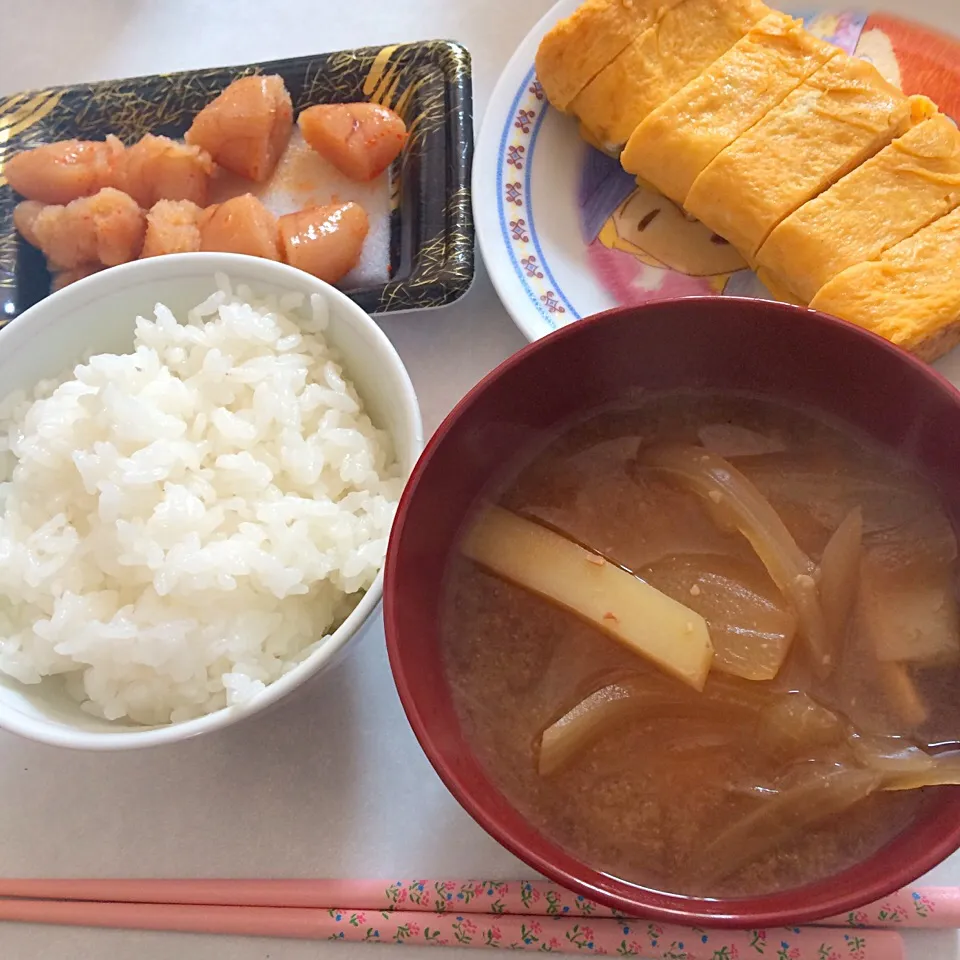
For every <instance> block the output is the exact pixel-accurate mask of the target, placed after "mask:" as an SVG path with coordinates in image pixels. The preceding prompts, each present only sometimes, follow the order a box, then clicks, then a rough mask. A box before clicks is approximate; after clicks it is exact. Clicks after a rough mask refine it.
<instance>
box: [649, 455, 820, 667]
mask: <svg viewBox="0 0 960 960" xmlns="http://www.w3.org/2000/svg"><path fill="white" fill-rule="evenodd" d="M642 462H643V463H645V464H646V465H648V466H650V467H653V468H654V469H656V470H660V471H662V472H663V473H665V474H667V475H668V476H670V477H672V478H673V479H674V480H675V481H676V482H678V483H680V484H681V485H683V486H684V487H686V488H688V489H690V490H692V491H693V492H695V493H697V494H698V495H699V496H701V497H703V498H704V499H705V500H706V501H707V502H708V503H709V505H710V511H711V513H712V515H713V516H714V518H715V520H716V521H717V522H718V523H720V524H723V525H728V526H730V527H733V528H735V529H737V530H739V531H740V533H742V534H743V536H745V537H746V538H747V540H749V541H750V545H751V546H752V547H753V549H754V550H755V551H756V553H757V556H758V557H760V559H761V561H763V565H764V566H765V567H766V568H767V571H768V572H769V574H770V576H771V578H772V579H773V582H774V583H775V584H776V585H777V587H778V588H779V589H780V590H781V592H782V593H783V595H784V596H785V597H786V598H787V599H788V600H789V601H790V602H791V603H792V604H793V606H794V608H795V609H796V611H797V615H798V617H799V620H800V628H801V632H802V634H803V637H804V639H805V640H806V642H807V646H808V647H809V650H810V654H811V659H812V662H813V666H814V669H815V670H816V672H817V673H818V674H820V675H822V676H825V675H827V674H829V673H830V670H831V668H832V666H833V660H834V655H833V650H832V648H831V643H830V638H829V636H828V634H827V628H826V624H825V622H824V618H823V611H822V609H821V607H820V597H819V594H818V591H817V583H816V580H815V574H816V567H815V566H814V564H813V561H811V559H810V558H809V557H808V556H807V555H806V554H805V553H804V552H803V551H802V550H801V549H800V548H799V547H798V546H797V543H796V541H795V540H794V539H793V537H792V536H791V535H790V531H789V530H787V528H786V526H784V523H783V521H782V520H781V519H780V517H779V516H777V513H776V511H775V510H774V509H773V507H772V506H771V505H770V503H769V502H768V501H767V500H766V499H764V497H763V496H762V494H761V493H760V491H759V490H757V488H756V487H755V486H754V485H753V484H752V483H751V482H750V481H749V480H748V479H747V478H746V477H745V476H744V475H743V474H742V473H740V471H739V470H737V469H736V468H735V467H734V466H733V465H732V464H730V463H728V462H727V461H726V460H724V459H723V458H722V457H718V456H717V455H716V454H712V453H710V452H709V451H707V450H705V449H703V448H702V447H690V446H682V445H675V446H659V447H652V448H650V449H649V450H646V451H644V452H643V453H642Z"/></svg>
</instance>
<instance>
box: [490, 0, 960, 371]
mask: <svg viewBox="0 0 960 960" xmlns="http://www.w3.org/2000/svg"><path fill="white" fill-rule="evenodd" d="M579 2H580V0H560V2H559V3H558V4H557V5H556V6H555V7H553V9H552V10H550V12H549V13H548V14H547V15H546V16H545V17H544V18H543V19H542V20H541V21H540V22H539V23H538V24H537V25H536V26H535V27H534V28H533V30H532V31H531V32H530V34H529V35H528V36H527V38H526V39H525V40H524V41H523V43H522V44H521V45H520V48H519V49H518V50H517V52H516V53H515V54H514V56H513V58H512V59H511V60H510V63H509V64H508V65H507V68H506V70H504V72H503V75H502V76H501V77H500V81H499V82H498V84H497V86H496V89H495V90H494V93H493V97H492V98H491V101H490V106H489V108H488V110H487V114H486V117H485V118H484V122H483V127H482V129H481V132H480V138H479V141H478V145H477V153H476V159H475V164H474V174H473V193H474V210H475V212H476V224H477V236H478V239H479V242H480V247H481V250H482V252H483V257H484V260H485V262H486V264H487V268H488V270H489V271H490V275H491V277H492V278H493V282H494V284H495V286H496V288H497V292H498V293H499V295H500V298H501V300H502V301H503V303H504V306H505V307H506V309H507V310H508V311H509V313H510V315H511V316H512V317H513V319H514V321H515V322H516V324H517V326H518V327H519V328H520V329H521V330H522V331H523V333H524V334H525V335H526V336H527V337H528V338H529V339H531V340H535V339H537V338H538V337H541V336H544V335H545V334H547V333H549V332H550V331H551V330H554V329H556V328H557V327H559V326H563V325H564V324H567V323H570V322H572V321H574V320H578V319H579V318H580V317H584V316H588V315H590V314H592V313H597V312H598V311H601V310H606V309H609V308H611V307H615V306H620V305H633V304H638V303H643V302H645V301H647V300H653V299H663V298H667V297H678V296H691V295H698V294H709V293H722V294H726V295H737V296H759V297H762V296H770V295H769V294H768V293H767V291H766V289H765V288H764V287H763V286H762V284H760V282H759V281H758V280H757V278H756V277H755V276H754V274H753V273H751V272H750V271H748V270H745V269H737V267H736V264H735V263H734V262H733V261H734V259H735V255H733V256H731V248H730V247H729V246H725V245H723V244H722V243H718V242H717V241H716V240H715V239H713V238H712V235H711V234H710V232H709V231H708V230H707V229H706V228H705V227H703V226H702V225H701V224H699V223H691V222H690V221H688V220H686V219H685V218H684V217H683V216H682V214H681V213H680V211H679V209H678V208H677V207H676V206H674V205H673V204H672V203H671V202H670V201H668V200H666V199H665V198H663V197H661V196H660V195H659V194H656V193H654V192H653V191H649V190H642V189H640V188H638V187H637V184H636V183H635V182H634V181H633V178H632V177H630V176H629V175H628V174H626V173H624V172H623V171H622V170H621V169H620V166H619V164H618V163H617V161H616V160H613V159H611V158H609V157H606V156H604V155H603V154H601V153H599V152H598V151H596V150H594V149H593V148H591V147H589V146H587V144H586V143H584V142H583V141H582V140H581V139H580V137H579V136H578V134H577V127H576V121H575V120H574V119H573V118H572V117H569V116H563V115H562V114H560V113H559V112H558V111H556V110H554V109H552V108H550V107H549V106H548V104H547V103H546V100H545V98H544V95H543V91H542V90H541V88H540V85H539V83H537V80H536V76H535V74H534V67H533V62H534V56H535V54H536V50H537V46H538V45H539V43H540V39H541V38H542V37H543V35H544V34H545V33H546V32H547V31H548V30H549V29H550V28H551V27H552V26H553V25H554V24H555V23H556V22H557V21H558V20H560V19H562V18H563V17H566V16H568V15H569V14H570V13H571V12H572V11H573V10H574V9H575V8H576V7H577V6H578V4H579ZM842 2H843V0H840V3H842ZM798 3H800V4H802V0H798ZM812 6H815V5H813V4H802V6H797V7H793V6H791V8H790V10H789V12H791V13H793V14H795V15H796V16H803V17H804V19H805V20H806V23H807V27H808V29H810V30H812V31H813V32H814V33H816V34H817V35H818V36H821V37H823V38H825V39H828V40H830V41H832V42H833V43H836V44H838V45H839V46H841V47H843V48H844V49H846V50H847V51H848V52H851V53H856V54H857V55H858V56H862V57H864V58H867V59H870V60H872V61H873V62H874V63H875V64H876V65H877V67H878V68H879V69H880V71H881V72H882V73H883V74H884V75H886V76H887V78H888V79H890V80H892V81H894V82H895V83H897V84H898V85H900V86H901V87H903V89H904V90H905V91H906V92H907V93H921V92H922V93H926V94H927V95H928V96H930V97H932V98H933V99H934V100H935V101H937V102H938V103H939V104H940V106H941V109H942V110H943V111H944V112H946V113H948V114H950V115H952V116H953V118H954V119H955V120H960V3H958V0H900V2H899V3H898V2H896V0H894V2H891V0H886V2H884V3H883V7H884V9H885V10H892V11H896V13H895V14H893V15H891V14H887V13H883V14H880V13H866V12H863V11H862V10H861V11H859V12H852V11H847V12H837V11H838V10H840V7H833V11H832V12H831V10H830V8H829V7H827V6H826V5H823V6H821V7H820V9H819V10H811V9H808V7H812ZM875 6H878V5H876V4H872V3H868V4H864V8H865V9H866V8H874V7H875ZM907 17H909V18H910V19H909V20H908V19H906V18H907ZM921 20H922V21H923V23H920V22H918V21H921ZM931 27H932V28H935V29H933V30H932V29H931ZM937 31H939V33H938V32H937ZM944 34H952V35H953V37H956V38H958V39H951V37H949V36H946V35H944ZM921 88H922V89H921ZM655 209H656V210H658V211H659V213H658V215H657V216H656V222H655V224H653V225H651V226H650V227H649V228H647V229H644V228H643V227H640V229H638V227H639V225H640V224H641V222H642V221H644V218H645V217H647V215H648V214H650V213H651V212H652V211H653V210H655ZM954 354H955V355H954V357H953V358H947V359H946V360H945V361H941V364H942V365H943V366H945V367H946V368H947V369H946V370H945V372H947V373H948V374H949V373H953V372H954V371H953V370H952V369H950V368H952V367H954V366H955V367H956V373H957V374H958V375H960V359H957V356H960V354H958V353H957V351H955V352H954Z"/></svg>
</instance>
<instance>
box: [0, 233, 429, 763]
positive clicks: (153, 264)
mask: <svg viewBox="0 0 960 960" xmlns="http://www.w3.org/2000/svg"><path fill="white" fill-rule="evenodd" d="M208 265H209V266H208ZM186 267H189V270H185V268H186ZM141 273H149V274H150V275H151V282H153V280H158V281H160V280H162V279H166V280H167V281H168V282H171V283H175V282H176V281H177V279H178V278H181V279H187V280H189V279H193V278H195V277H199V276H209V277H210V278H213V276H214V274H215V273H225V274H226V275H227V276H228V278H229V279H230V281H231V283H233V284H240V283H244V284H248V285H251V286H254V287H256V285H257V284H272V285H275V286H278V287H283V286H284V284H285V283H287V284H289V289H290V291H291V292H294V291H300V290H302V288H303V287H304V286H305V285H308V286H312V287H314V288H315V289H314V291H313V292H315V293H320V294H322V295H324V296H325V297H327V298H328V300H329V301H330V303H331V306H333V305H336V307H337V308H338V309H339V312H340V315H341V316H342V317H343V318H344V319H345V320H346V322H347V323H349V324H350V325H352V326H353V327H354V329H356V330H358V331H359V332H360V333H361V334H362V335H364V337H365V338H366V339H367V342H368V344H370V345H371V346H372V347H373V351H376V356H377V358H378V359H377V360H376V364H377V365H378V366H379V367H380V369H381V370H384V369H391V370H392V372H393V374H394V376H395V377H396V378H397V383H398V385H399V386H400V393H399V395H398V396H397V397H396V398H394V399H395V401H396V402H399V403H400V404H401V406H402V409H403V411H404V421H405V423H404V427H403V429H404V432H405V433H406V436H405V437H404V438H403V442H404V445H405V446H408V447H409V457H410V462H411V466H412V465H414V464H415V463H416V460H417V458H418V456H419V454H420V453H421V452H422V450H423V442H424V437H423V420H422V416H421V412H420V405H419V401H418V399H417V395H416V392H415V390H414V387H413V383H412V381H411V379H410V374H409V372H408V370H407V368H406V366H405V365H404V363H403V360H402V359H401V357H400V354H399V353H398V352H397V349H396V348H395V347H394V345H393V344H392V342H391V341H390V339H389V338H388V337H387V335H386V334H385V333H384V332H383V330H382V329H381V328H380V327H379V326H378V325H377V323H376V321H375V320H374V319H373V318H372V317H371V316H370V314H368V313H367V312H366V311H365V310H363V309H362V308H361V307H359V306H358V305H357V304H356V303H354V302H353V300H351V299H350V298H349V297H348V296H347V295H346V294H345V293H343V292H342V291H341V290H338V289H337V288H336V287H334V286H332V285H331V284H328V283H326V282H325V281H323V280H320V279H318V278H317V277H314V276H312V275H310V274H308V273H305V272H304V271H302V270H298V269H296V268H295V267H291V266H289V265H287V264H284V263H279V262H276V261H271V260H265V259H263V258H261V257H253V256H247V255H245V254H236V253H220V252H196V253H179V254H168V255H166V256H163V257H151V258H149V259H146V260H134V261H131V262H130V263H125V264H120V265H118V266H116V267H110V268H109V269H107V270H103V271H101V272H99V273H96V274H93V275H92V276H89V277H86V278H84V279H83V280H79V281H77V282H76V283H73V284H70V285H69V286H67V287H64V288H63V289H61V290H58V291H56V292H55V293H52V294H50V295H49V296H47V297H45V298H44V299H42V300H39V301H38V302H37V303H35V304H33V306H31V307H29V308H28V309H26V310H24V311H23V312H22V313H21V314H19V315H18V316H16V317H14V318H13V319H12V320H10V321H9V322H8V323H6V324H5V325H4V326H3V327H2V328H0V350H2V349H3V347H4V345H5V341H6V339H9V333H8V331H16V332H20V331H22V330H23V329H24V328H25V327H27V326H29V325H31V323H34V324H36V323H37V320H38V319H39V320H40V321H41V322H42V323H43V325H44V326H45V327H46V328H47V330H48V331H49V330H50V329H55V328H56V326H57V324H58V323H63V322H65V320H64V318H65V316H66V314H67V313H69V311H70V309H71V306H72V305H75V302H76V301H81V302H82V303H83V304H84V305H85V306H86V305H89V303H91V302H92V301H95V300H97V299H106V298H108V297H111V296H113V295H115V294H117V293H119V292H120V291H121V290H122V289H125V288H127V287H131V286H136V285H137V284H138V283H139V282H141V280H140V277H139V275H140V274H141ZM155 274H159V276H154V275H155ZM164 274H168V276H166V277H163V275H164ZM257 274H260V276H257ZM43 332H44V331H43V330H38V331H37V333H38V335H42V333H43ZM31 349H32V348H31ZM373 351H371V352H373ZM392 439H393V441H394V443H395V444H396V445H397V446H398V447H399V446H400V440H401V438H400V437H399V436H393V437H392ZM384 565H385V562H384V564H381V567H380V570H379V572H378V573H377V576H376V578H375V580H374V581H373V583H372V584H371V586H370V588H369V589H368V590H367V592H366V593H365V594H364V595H363V597H362V598H361V599H360V602H359V603H358V604H357V606H356V607H354V609H353V610H352V611H351V612H350V614H349V615H348V616H347V618H346V619H345V620H344V621H343V623H342V624H341V625H340V626H339V627H337V629H336V630H334V631H333V633H331V634H330V635H329V638H328V640H327V642H326V643H324V644H322V645H321V646H320V647H318V648H317V649H316V650H314V651H312V652H311V653H310V654H309V655H308V656H307V657H306V658H305V659H304V660H303V661H301V662H300V663H298V664H297V665H296V666H295V667H294V668H293V669H292V670H290V671H289V672H288V673H285V674H283V675H282V676H281V677H279V678H278V679H277V680H275V681H273V682H272V683H270V684H268V685H267V687H266V688H265V689H264V690H263V691H262V692H261V693H259V694H257V695H256V696H255V697H253V698H252V699H251V700H249V701H247V702H245V703H242V704H237V705H236V706H228V707H221V708H220V709H219V710H215V711H214V712H213V713H208V714H205V715H204V716H202V717H196V718H194V719H192V720H185V721H181V722H179V723H167V724H160V725H156V726H145V727H143V729H142V730H140V729H119V730H117V731H116V732H110V731H108V730H103V731H87V730H74V729H71V728H70V727H68V726H66V725H63V724H61V723H59V722H58V721H53V720H47V719H42V718H35V717H30V716H27V715H26V714H23V713H20V712H19V711H17V710H15V709H13V708H10V707H7V706H5V705H3V704H0V728H2V729H4V730H7V731H9V732H11V733H15V734H18V735H19V736H22V737H26V738H27V739H30V740H34V741H37V742H40V743H45V744H48V745H50V746H56V747H67V748H71V749H76V750H91V751H117V750H129V749H138V748H144V747H154V746H161V745H164V744H170V743H175V742H178V741H182V740H187V739H192V738H193V737H197V736H200V735H201V734H204V733H208V732H210V731H213V730H219V729H222V728H224V727H227V726H230V725H232V724H234V723H236V722H238V721H239V720H242V719H244V718H245V717H249V716H253V715H254V714H256V713H260V712H261V711H263V710H265V709H266V708H268V707H269V706H271V705H273V704H275V703H277V702H278V701H280V700H281V699H282V698H284V697H285V696H287V695H288V694H290V693H291V692H293V691H294V690H295V689H297V688H298V687H300V686H302V685H303V684H304V683H306V682H307V681H308V680H309V679H310V678H312V677H314V676H316V675H317V674H319V673H321V672H322V671H323V670H325V669H326V668H327V667H329V666H332V665H334V664H335V663H336V662H337V658H338V657H339V655H340V654H341V653H342V652H343V651H344V650H345V649H346V648H347V647H348V645H349V644H350V642H351V641H352V640H353V639H355V638H356V637H357V636H358V634H359V633H360V632H361V628H362V626H363V625H364V624H365V623H366V622H367V621H368V620H369V619H370V618H371V617H372V615H373V614H374V613H375V612H376V610H377V608H378V606H379V605H380V602H381V599H382V596H383V579H384ZM78 709H79V707H78Z"/></svg>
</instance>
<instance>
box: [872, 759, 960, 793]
mask: <svg viewBox="0 0 960 960" xmlns="http://www.w3.org/2000/svg"><path fill="white" fill-rule="evenodd" d="M931 759H932V760H933V766H932V767H930V768H929V769H927V770H917V771H915V772H903V773H892V774H889V775H888V776H887V777H886V778H885V779H884V782H883V789H884V790H920V789H922V788H923V787H947V786H956V785H960V751H950V752H949V753H940V754H937V755H936V756H934V757H932V758H931Z"/></svg>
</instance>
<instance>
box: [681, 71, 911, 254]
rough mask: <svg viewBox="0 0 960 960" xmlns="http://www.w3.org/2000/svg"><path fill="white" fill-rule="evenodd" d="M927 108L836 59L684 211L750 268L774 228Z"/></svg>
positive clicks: (725, 158) (759, 128) (710, 172)
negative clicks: (729, 246)
mask: <svg viewBox="0 0 960 960" xmlns="http://www.w3.org/2000/svg"><path fill="white" fill-rule="evenodd" d="M920 101H923V105H921V103H920ZM928 104H929V101H927V100H926V99H925V98H918V99H917V100H908V99H907V98H906V97H905V96H904V95H903V94H902V93H901V92H900V91H899V90H897V89H896V88H895V87H894V86H892V85H891V84H889V83H887V81H886V80H884V79H883V77H882V76H880V73H879V72H878V71H877V69H876V68H875V67H874V66H873V65H872V64H869V63H867V62H866V61H863V60H858V59H855V58H853V57H849V56H847V55H846V54H842V53H841V54H838V55H837V56H835V57H832V58H831V59H830V60H828V61H827V62H826V64H824V66H822V67H821V68H820V69H819V70H818V71H817V72H816V73H814V74H812V75H811V76H810V77H809V78H808V79H806V80H805V81H804V82H803V83H802V84H800V86H799V87H797V88H796V90H794V91H793V92H792V93H791V94H789V95H788V96H787V97H786V98H785V99H784V100H783V101H782V103H780V104H779V105H778V106H776V107H774V108H773V109H772V110H771V111H770V112H769V113H768V114H767V115H766V116H765V117H764V118H763V119H762V120H761V121H760V122H759V123H757V124H756V125H755V126H753V127H751V128H750V129H749V130H747V132H746V133H744V134H743V135H742V136H740V137H739V138H738V139H737V140H735V141H734V142H733V143H732V144H731V145H730V146H729V147H727V148H726V149H725V150H723V151H722V152H721V153H720V154H719V155H718V156H717V157H716V158H715V159H714V160H713V161H712V162H711V163H710V164H709V165H708V166H707V167H706V169H705V170H704V171H703V173H701V174H700V176H699V177H697V179H696V181H695V182H694V184H693V187H692V188H691V189H690V192H689V193H688V194H687V199H686V203H685V204H684V206H685V207H686V209H687V211H688V212H689V213H690V214H692V215H693V216H695V217H697V219H699V220H701V221H702V222H703V223H705V224H706V225H707V226H708V227H710V229H711V230H713V231H714V232H716V233H718V234H719V235H720V236H721V237H725V238H726V239H727V240H729V241H730V243H732V244H733V245H734V246H735V247H736V248H737V249H738V250H739V251H740V253H741V254H743V256H744V257H745V258H746V259H747V260H748V261H749V262H750V263H751V264H753V263H755V262H756V254H757V251H758V250H759V249H760V247H761V246H762V245H763V242H764V241H765V240H766V239H767V237H768V236H769V235H770V233H771V231H772V230H773V228H774V227H776V226H777V224H779V223H780V222H781V221H782V220H784V219H786V218H787V217H788V216H790V214H791V213H793V212H794V211H795V210H797V209H798V208H799V207H801V206H802V205H803V204H804V203H806V202H807V201H808V200H811V199H812V198H813V197H815V196H817V195H818V194H819V193H822V192H823V191H824V190H826V189H827V188H828V187H829V186H831V185H832V184H834V183H836V181H837V180H839V179H840V178H841V177H843V176H845V175H846V174H847V173H849V172H850V171H851V170H854V169H856V168H857V167H859V166H860V164H862V163H863V162H864V161H866V160H868V159H869V158H870V157H872V156H873V155H874V154H875V153H877V152H878V151H880V150H882V149H883V148H884V147H885V146H886V145H887V144H888V143H890V141H891V140H893V139H894V138H895V137H899V136H900V135H901V134H903V133H905V132H906V131H907V130H908V129H909V128H910V126H911V124H912V123H913V122H915V120H916V121H919V119H921V118H922V117H924V116H926V115H927V114H928V113H929V109H928V107H927V106H926V105H928ZM914 109H916V111H917V114H918V116H916V117H914V115H913V111H914Z"/></svg>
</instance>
